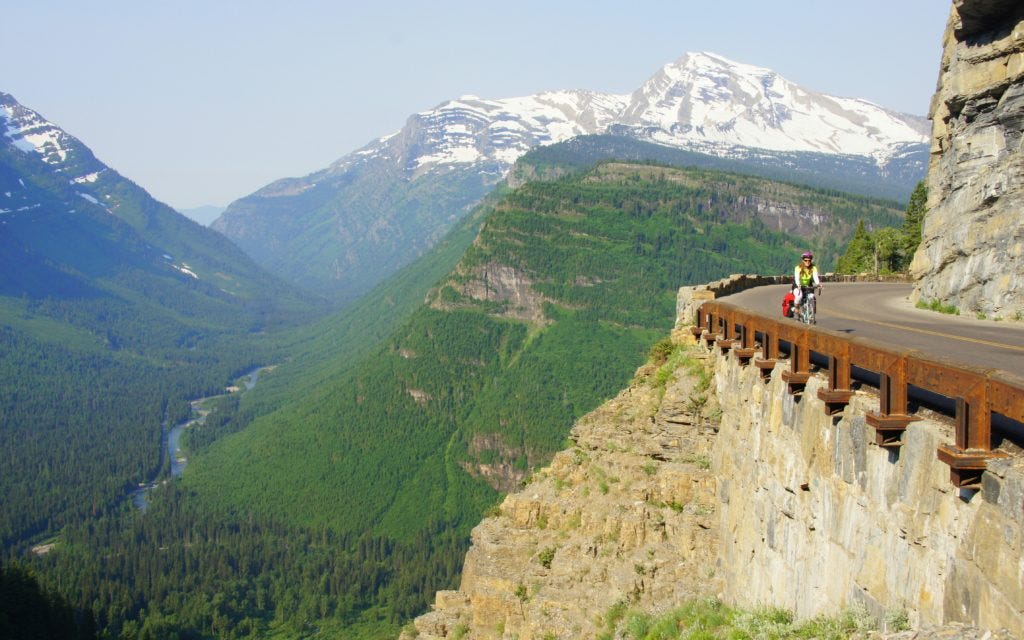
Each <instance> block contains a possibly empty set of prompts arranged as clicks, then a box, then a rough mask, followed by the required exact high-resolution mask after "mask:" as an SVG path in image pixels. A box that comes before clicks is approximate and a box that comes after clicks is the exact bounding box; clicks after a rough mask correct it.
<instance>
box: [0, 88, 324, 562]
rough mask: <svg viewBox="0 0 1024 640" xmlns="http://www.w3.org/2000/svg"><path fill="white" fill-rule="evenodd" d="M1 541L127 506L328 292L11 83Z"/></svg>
mask: <svg viewBox="0 0 1024 640" xmlns="http://www.w3.org/2000/svg"><path fill="white" fill-rule="evenodd" d="M0 132H2V135H0V450H2V451H3V452H4V455H3V456H2V457H0V496H2V497H0V505H2V508H0V543H2V546H3V548H4V549H5V550H6V549H8V548H11V547H16V548H19V547H20V545H23V544H25V543H26V542H27V541H29V540H30V539H32V538H34V537H37V536H40V535H43V534H46V533H48V532H54V531H56V530H58V529H59V528H60V527H61V526H63V525H65V524H68V523H71V522H75V521H78V520H80V519H81V518H84V517H87V516H90V515H96V514H100V513H105V512H108V511H110V510H117V509H118V508H119V505H120V504H121V503H122V502H123V501H124V499H125V496H126V494H127V490H128V489H129V488H130V487H134V486H135V485H137V484H138V483H139V482H142V481H144V480H148V479H151V478H152V477H154V476H155V475H156V474H157V473H159V472H160V470H161V467H162V464H163V462H162V456H161V442H160V441H161V433H162V429H163V426H164V425H165V424H169V423H173V422H175V421H177V420H180V419H181V418H182V417H183V416H185V415H187V414H188V411H189V405H188V400H189V399H190V398H195V397H199V396H202V395H208V394H211V393H214V392H219V391H220V390H222V389H223V388H224V386H225V385H226V384H228V383H229V382H230V381H231V380H232V378H234V377H235V376H236V375H238V374H240V373H241V372H242V371H244V370H246V369H247V368H251V367H252V366H254V365H255V364H263V363H268V362H271V361H272V360H273V359H274V358H275V357H277V356H274V355H273V353H272V347H271V346H270V342H271V341H270V340H268V337H269V336H273V335H275V334H276V333H279V332H281V331H282V330H285V329H288V328H291V327H294V326H295V325H296V324H297V323H299V322H300V321H303V322H304V321H308V319H309V318H310V317H312V315H313V314H314V313H315V310H316V308H317V307H318V305H319V303H318V302H316V301H315V300H314V299H313V298H312V297H311V296H309V295H308V294H303V293H299V292H297V291H296V290H295V288H294V287H292V286H291V285H287V284H285V283H284V282H282V281H280V280H278V279H276V278H274V277H273V276H271V275H270V274H268V273H266V272H265V271H263V270H262V269H261V268H260V267H259V266H257V265H256V264H255V263H254V262H253V261H252V260H251V259H250V258H249V257H248V256H246V255H245V254H244V253H243V252H242V251H240V250H239V249H238V248H237V247H235V246H234V245H232V244H231V243H230V242H229V241H227V240H226V239H225V238H224V237H222V236H220V235H219V234H217V233H215V232H212V231H210V230H208V229H205V228H203V227H201V226H199V225H197V224H195V223H194V222H191V221H189V220H187V219H186V218H184V217H183V216H181V215H179V214H178V213H176V212H174V211H173V210H172V209H170V208H169V207H167V206H166V205H163V204H161V203H159V202H157V201H155V200H153V199H152V198H151V197H150V196H149V195H148V194H147V193H146V192H145V191H144V190H143V189H141V188H140V187H138V186H137V185H135V184H134V183H132V182H131V181H129V180H127V179H125V178H124V177H122V176H120V175H119V174H118V173H117V172H116V171H114V170H113V169H111V168H109V167H107V166H105V165H103V164H102V163H101V162H99V161H98V160H97V159H96V158H95V156H94V155H93V154H92V152H91V151H90V150H89V149H88V148H87V147H86V146H85V145H84V144H82V143H81V142H80V141H78V140H77V139H75V138H74V137H72V136H70V135H68V134H67V133H65V132H64V131H62V130H60V129H59V128H57V127H56V126H55V125H53V124H51V123H49V122H47V121H45V120H44V119H43V118H42V117H41V116H39V114H37V113H35V112H34V111H32V110H30V109H28V108H26V107H24V106H22V105H20V104H18V103H17V102H16V101H14V99H13V98H12V97H11V96H8V95H6V94H0Z"/></svg>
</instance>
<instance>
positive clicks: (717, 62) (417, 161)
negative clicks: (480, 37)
mask: <svg viewBox="0 0 1024 640" xmlns="http://www.w3.org/2000/svg"><path fill="white" fill-rule="evenodd" d="M604 133H613V134H616V135H626V136H629V137H633V138H638V139H641V140H647V141H650V142H654V143H657V144H662V145H666V146H671V147H677V148H681V149H689V150H694V151H701V152H704V153H710V154H713V155H721V156H728V155H733V154H735V153H737V151H736V149H737V148H754V149H762V150H770V151H807V152H819V153H829V154H843V155H859V156H870V157H872V158H874V159H875V160H876V162H878V163H879V164H884V163H885V162H886V161H887V160H888V159H890V158H891V157H892V156H893V155H894V154H895V153H898V152H899V151H900V150H902V149H904V148H905V146H906V145H908V144H924V143H925V142H926V141H927V133H928V123H927V121H926V120H925V119H924V118H920V117H914V116H908V115H905V114H899V113H895V112H893V111H890V110H887V109H885V108H883V107H880V106H878V105H875V104H873V103H871V102H868V101H866V100H860V99H854V98H838V97H834V96H829V95H825V94H822V93H817V92H814V91H811V90H808V89H804V88H802V87H800V86H799V85H797V84H795V83H793V82H790V81H789V80H786V79H785V78H783V77H782V76H780V75H779V74H777V73H775V72H774V71H771V70H770V69H764V68H761V67H755V66H752V65H747V64H741V63H737V62H733V61H731V60H728V59H726V58H723V57H721V56H718V55H715V54H711V53H688V54H686V55H684V56H683V57H681V58H679V59H678V60H676V61H675V62H673V63H671V64H668V65H665V66H664V67H663V68H662V69H661V70H659V71H658V72H657V73H656V74H654V75H653V76H652V77H651V78H650V79H648V80H647V81H646V82H644V83H643V85H642V86H641V87H640V88H639V89H637V90H636V91H634V92H633V93H632V94H630V95H615V94H602V93H594V92H588V91H559V92H547V93H541V94H537V95H534V96H526V97H520V98H506V99H499V100H487V99H483V98H478V97H476V96H463V97H461V98H458V99H455V100H451V101H449V102H445V103H443V104H441V105H439V106H437V107H435V108H434V109H431V110H428V111H424V112H421V113H417V114H415V115H413V116H412V117H411V118H409V120H408V121H407V123H406V126H405V127H404V128H403V129H402V130H401V131H399V132H397V133H395V134H392V135H389V136H385V137H383V138H380V139H379V140H376V141H374V142H372V143H370V144H369V145H367V146H366V147H364V148H363V149H361V150H359V151H357V152H356V153H354V154H352V155H350V156H346V157H345V158H342V159H341V160H340V161H339V162H338V163H336V164H335V166H334V168H335V169H336V170H346V169H348V168H350V167H351V166H353V165H354V164H356V163H358V162H359V161H361V160H365V159H367V158H381V157H385V158H388V159H390V160H392V161H394V162H396V163H397V164H398V166H400V167H402V168H403V169H404V170H405V171H407V172H409V173H410V174H418V173H421V172H423V171H425V170H429V169H432V168H438V167H443V166H450V165H467V164H481V165H484V166H492V165H495V166H499V167H504V168H505V169H506V170H507V168H508V167H510V166H511V165H512V163H514V162H515V160H516V159H518V158H519V157H520V156H522V155H523V154H524V153H526V152H527V151H529V150H530V149H532V148H534V147H537V146H541V145H547V144H553V143H557V142H562V141H564V140H568V139H569V138H573V137H576V136H580V135H588V134H604Z"/></svg>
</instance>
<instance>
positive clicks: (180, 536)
mask: <svg viewBox="0 0 1024 640" xmlns="http://www.w3.org/2000/svg"><path fill="white" fill-rule="evenodd" d="M767 202H771V203H772V205H771V206H770V207H768V206H766V205H765V203H767ZM763 216H768V217H767V218H765V219H767V220H769V221H771V220H773V218H772V216H782V218H785V219H786V220H788V219H789V218H790V217H792V218H794V220H798V221H804V220H805V219H809V220H814V221H817V223H818V225H817V227H816V228H817V229H818V233H819V236H818V237H819V238H821V240H820V241H817V242H812V243H811V245H812V246H813V248H815V249H816V250H819V251H823V250H825V247H826V246H828V243H829V242H835V243H836V244H837V245H838V244H840V243H842V242H843V241H844V240H845V238H844V237H841V235H842V233H843V229H852V228H853V227H854V226H855V225H856V221H857V220H859V219H862V218H864V219H878V220H881V221H883V222H885V223H886V224H895V223H896V221H898V216H899V212H898V210H897V209H896V208H895V207H892V206H890V205H888V204H886V203H885V202H880V201H872V200H868V199H864V198H859V197H853V198H848V197H843V196H841V195H839V194H836V193H831V192H825V191H819V190H813V189H808V188H799V187H793V186H790V185H779V184H778V183H772V182H770V181H767V180H763V179H759V178H751V177H744V176H737V175H733V174H723V173H718V172H712V171H701V170H681V169H674V168H670V167H662V166H653V165H627V164H615V163H610V164H604V165H600V166H599V167H597V168H595V169H593V170H591V171H587V172H582V173H577V174H572V175H568V176H566V177H563V178H560V179H557V180H553V181H542V182H534V183H529V184H526V185H524V186H521V187H520V188H518V189H516V190H514V191H511V192H509V193H507V194H504V195H502V196H501V197H496V199H495V201H494V202H493V203H491V204H489V205H488V206H487V207H486V208H483V209H481V210H480V211H478V212H477V213H476V214H474V216H471V217H470V218H468V219H467V222H465V223H464V226H463V227H460V233H461V234H462V236H461V237H460V238H450V239H449V240H450V241H449V242H448V243H447V244H446V245H444V246H446V247H447V251H449V254H448V255H447V256H442V257H436V256H435V255H434V254H431V255H429V256H427V257H426V258H425V261H424V262H421V263H420V264H424V265H426V271H427V272H432V274H433V277H434V282H437V283H438V284H437V286H435V287H434V288H433V289H432V292H431V293H430V294H429V296H428V298H427V304H423V305H421V306H419V307H417V308H411V307H410V306H408V305H407V303H406V302H403V301H402V300H403V298H402V296H403V295H405V296H408V295H409V294H410V293H412V292H415V291H422V290H423V289H422V288H420V287H423V280H422V279H417V277H416V276H415V274H416V273H418V270H417V269H409V270H406V271H405V272H403V277H404V280H400V281H398V282H397V283H396V285H395V286H396V287H399V288H396V289H393V290H390V292H389V291H388V289H387V287H384V288H382V289H381V291H376V292H374V295H373V296H371V298H372V300H371V301H370V302H368V303H367V305H366V307H365V308H364V309H363V310H362V312H363V313H364V315H363V316H361V317H354V316H351V315H342V316H339V318H344V319H345V320H344V323H346V327H344V328H332V329H331V330H330V331H328V333H325V334H322V335H316V331H314V330H310V332H309V333H308V334H306V337H305V338H304V342H301V345H302V346H301V347H299V348H298V349H297V350H296V351H293V352H292V354H291V355H292V357H291V358H290V359H289V360H287V361H283V362H282V364H281V366H279V367H278V368H277V369H276V370H275V371H274V372H273V373H271V374H269V375H268V376H267V377H266V379H265V381H261V383H260V385H264V384H266V385H267V386H266V387H260V388H259V390H258V391H259V393H256V394H246V395H242V396H241V399H240V400H239V399H238V397H237V396H236V397H231V398H227V399H225V400H223V401H221V402H220V403H219V405H218V408H217V410H215V411H214V413H213V414H211V416H210V417H209V418H208V421H207V426H205V427H202V428H199V429H197V430H196V431H195V433H193V434H192V435H191V437H190V440H192V441H193V442H194V447H195V449H194V450H193V452H192V456H191V461H190V463H189V467H188V470H187V472H186V474H185V475H184V476H183V478H182V480H181V481H180V482H176V483H174V485H172V486H171V487H169V488H168V489H166V490H165V491H164V492H162V493H159V494H156V496H155V498H154V501H153V504H152V506H151V507H150V509H149V510H148V511H147V512H146V514H145V515H141V514H138V513H134V512H122V513H118V514H110V515H106V516H103V517H101V518H99V519H97V520H95V521H89V522H86V523H85V524H82V525H78V526H69V527H67V528H66V529H65V530H64V533H63V534H62V536H61V537H60V538H59V539H58V540H57V541H56V546H55V547H54V549H53V550H52V551H51V552H50V553H48V554H46V555H44V556H41V557H39V558H36V559H35V560H34V562H33V565H34V566H35V567H36V568H38V570H39V571H40V572H41V575H42V576H43V579H44V582H45V583H46V584H47V585H50V586H53V585H58V584H59V585H62V586H61V588H62V590H63V591H64V592H66V593H68V594H69V597H70V598H71V599H72V602H73V604H75V605H76V606H83V607H86V608H90V609H91V610H93V611H95V612H96V617H97V619H98V620H99V621H100V622H99V623H100V624H101V626H103V628H105V629H108V630H109V631H111V632H113V633H118V632H120V631H121V630H128V632H130V633H133V632H141V631H142V630H146V629H148V630H150V631H151V632H153V633H156V634H157V635H161V634H163V635H166V634H169V633H172V632H177V633H181V634H185V635H187V634H196V635H199V636H201V637H209V636H214V635H218V636H230V635H232V634H233V635H234V636H236V637H260V636H265V635H268V634H271V633H276V634H280V635H281V636H282V637H297V636H299V635H302V634H308V633H312V632H313V631H315V630H319V631H320V632H321V633H341V631H340V629H345V632H344V633H347V634H349V635H350V636H352V637H386V636H388V635H392V636H393V635H395V634H396V633H397V629H398V628H399V626H400V625H401V624H402V623H403V622H404V621H406V620H408V619H409V617H411V616H412V615H414V614H416V613H418V612H421V611H422V610H423V609H424V608H425V607H426V605H427V603H428V602H429V601H430V599H432V597H433V593H434V592H435V591H436V590H437V589H441V588H445V587H446V586H451V585H453V584H454V582H455V580H456V579H457V574H458V571H459V567H460V566H461V561H462V554H463V553H464V551H465V549H466V545H467V543H468V537H467V536H468V532H469V529H470V528H471V527H472V526H473V525H475V524H476V523H477V522H478V521H479V518H480V516H481V514H482V513H483V512H484V511H485V510H486V509H487V508H488V507H489V506H491V505H493V504H494V503H495V502H496V500H497V499H498V497H499V495H500V493H501V492H502V491H505V490H507V489H508V488H510V487H513V486H515V485H516V483H517V482H518V481H519V480H521V479H522V478H523V477H524V476H525V475H526V474H527V473H529V470H530V469H531V468H533V467H536V466H538V465H542V464H545V463H546V462H547V461H548V460H549V458H550V456H551V455H552V453H553V452H554V451H556V450H558V449H560V448H561V447H562V443H563V441H564V439H565V437H566V435H567V433H568V429H569V427H570V426H571V424H572V423H573V421H574V420H575V419H576V418H578V417H579V416H581V415H583V414H584V413H586V412H587V411H589V410H590V409H592V408H593V407H595V406H596V405H597V404H598V403H599V402H601V401H602V400H603V399H605V398H608V397H610V396H611V395H613V394H614V393H615V392H616V391H617V390H618V389H620V388H621V387H622V386H624V385H625V383H626V382H627V381H628V379H629V377H630V375H632V373H633V371H634V370H635V368H636V366H637V365H638V364H639V363H640V362H642V361H643V359H644V358H645V355H646V352H647V351H648V349H649V347H650V345H651V344H652V343H653V342H655V341H656V340H657V339H659V338H661V337H663V336H664V334H665V333H666V332H667V331H668V329H669V327H671V325H672V323H673V321H674V308H675V307H674V305H675V302H674V301H675V292H676V290H677V288H678V287H679V286H680V285H681V284H685V283H687V282H701V281H706V280H711V279H715V278H718V277H721V276H723V275H726V274H729V273H734V272H751V271H783V270H788V268H789V267H790V265H791V263H792V260H793V256H794V255H795V254H797V253H798V252H800V251H802V250H803V249H804V248H805V247H806V246H807V244H808V243H807V241H805V240H804V239H802V238H798V237H796V236H794V235H792V234H789V233H785V232H782V231H778V230H776V229H773V228H772V225H771V224H769V223H766V222H765V221H764V220H763V219H762V217H763ZM481 223H482V226H481V227H480V231H479V234H478V235H477V236H476V239H475V240H474V241H473V243H472V245H471V246H470V247H469V249H468V250H466V251H465V254H464V255H462V258H461V259H460V260H459V261H458V264H457V265H455V267H454V269H452V268H450V266H451V265H452V264H453V262H454V260H453V258H452V256H453V252H455V251H462V249H463V248H465V247H466V245H467V244H468V239H469V238H471V237H472V234H473V233H474V232H475V230H476V225H478V224H481ZM773 224H776V226H778V224H777V221H776V222H775V223H773ZM786 224H789V222H787V223H785V224H783V225H782V226H786ZM794 224H796V225H797V226H799V225H800V224H805V222H794ZM826 236H827V237H829V240H827V241H826V240H825V238H826ZM832 236H840V237H838V238H832ZM444 265H448V266H447V267H445V266H444ZM442 267H443V269H442ZM431 270H432V271H431ZM446 273H447V275H445V274H446ZM389 284H390V283H389ZM403 287H404V288H403ZM400 291H404V292H405V293H404V294H403V293H400ZM406 299H407V298H406ZM420 299H422V298H420ZM389 305H390V306H392V307H394V308H395V309H396V310H397V314H398V315H399V316H401V317H404V318H405V319H404V320H403V321H401V322H400V323H398V324H397V326H396V327H395V328H394V329H393V330H391V331H390V332H388V334H387V335H386V336H385V337H384V339H383V343H381V344H379V345H378V346H376V347H367V346H366V344H367V343H372V339H370V340H367V341H364V342H363V343H362V345H361V346H358V347H354V346H351V345H349V346H343V349H345V350H346V351H345V353H346V354H347V356H345V357H339V358H337V359H336V358H335V357H334V356H333V355H327V353H328V352H331V351H334V350H337V348H338V346H339V341H344V340H345V339H351V338H352V336H353V335H356V334H358V335H370V334H369V333H362V332H367V331H370V330H371V328H372V325H373V322H372V318H373V317H375V316H374V314H376V317H378V318H381V322H387V321H386V320H384V319H383V318H384V316H386V315H388V309H389ZM402 305H407V306H404V307H403V306H402ZM350 331H351V332H352V333H348V332H350ZM346 337H347V338H346ZM261 380H262V379H261ZM284 380H290V383H288V384H282V381H284ZM264 389H266V390H268V391H269V392H270V393H271V395H272V397H273V398H274V399H273V401H271V402H263V401H260V400H259V399H258V398H260V397H261V395H262V392H263V390H264ZM249 398H254V399H255V400H253V401H250V400H249ZM253 417H255V419H253V420H252V421H251V422H249V420H250V419H251V418H253ZM242 427H244V428H242Z"/></svg>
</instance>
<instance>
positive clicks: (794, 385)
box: [782, 329, 811, 394]
mask: <svg viewBox="0 0 1024 640" xmlns="http://www.w3.org/2000/svg"><path fill="white" fill-rule="evenodd" d="M808 333H809V331H808V330H807V329H804V330H802V331H799V332H797V333H795V334H794V335H793V336H792V339H791V340H790V343H789V345H790V353H789V370H788V371H783V372H782V379H783V380H785V381H786V386H787V387H788V388H789V392H790V393H792V394H800V393H803V390H804V386H805V385H806V384H807V381H808V380H809V379H810V377H811V345H810V340H809V339H808Z"/></svg>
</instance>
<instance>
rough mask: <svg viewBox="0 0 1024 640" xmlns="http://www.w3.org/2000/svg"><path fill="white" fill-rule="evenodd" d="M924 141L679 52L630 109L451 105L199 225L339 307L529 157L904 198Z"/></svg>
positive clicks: (544, 100)
mask: <svg viewBox="0 0 1024 640" xmlns="http://www.w3.org/2000/svg"><path fill="white" fill-rule="evenodd" d="M927 132H928V123H927V121H926V120H925V119H924V118H921V117H916V116H909V115H904V114H899V113H895V112H893V111H890V110H887V109H884V108H882V107H880V106H877V105H875V104H872V103H870V102H867V101H864V100H858V99H853V98H839V97H834V96H828V95H825V94H821V93H818V92H815V91H811V90H809V89H805V88H802V87H800V86H798V85H796V84H794V83H792V82H790V81H788V80H786V79H785V78H782V77H781V76H779V75H778V74H777V73H775V72H773V71H771V70H768V69H763V68H760V67H755V66H752V65H747V64H740V63H737V62H733V61H730V60H727V59H726V58H723V57H721V56H718V55H715V54H710V53H690V54H686V55H684V56H682V57H681V58H679V59H678V60H676V61H675V62H673V63H671V64H668V65H665V66H664V67H663V68H662V69H660V70H659V71H658V72H657V73H655V74H654V75H653V76H652V77H651V78H650V79H648V80H647V81H646V82H644V83H643V84H642V85H641V86H640V87H639V88H638V89H637V90H636V91H634V92H633V93H632V94H627V95H615V94H604V93H598V92H591V91H553V92H546V93H541V94H537V95H533V96H525V97H518V98H505V99H485V98H480V97H476V96H463V97H460V98H457V99H455V100H450V101H448V102H445V103H443V104H440V105H438V106H437V107H435V108H433V109H429V110H427V111H423V112H420V113H416V114H414V115H412V116H411V117H409V119H408V120H407V122H406V124H405V126H404V127H403V128H402V129H401V130H400V131H398V132H395V133H392V134H390V135H387V136H384V137H381V138H379V139H376V140H374V141H372V142H370V143H369V144H367V145H366V146H365V147H363V148H362V149H359V150H357V151H355V152H353V153H350V154H348V155H346V156H344V157H342V158H341V159H340V160H338V161H337V162H335V163H334V164H332V165H331V166H329V167H327V168H325V169H323V170H322V171H319V172H316V173H314V174H311V175H309V176H305V177H303V178H289V179H284V180H280V181H277V182H275V183H272V184H270V185H268V186H267V187H264V188H263V189H261V190H259V191H257V192H256V193H254V194H252V195H250V196H248V197H246V198H243V199H241V200H238V201H236V202H235V203H232V204H231V205H230V206H229V207H228V209H227V210H226V211H225V212H224V214H223V215H222V216H221V217H220V218H219V219H218V220H216V221H214V223H213V224H212V225H211V226H212V227H213V228H214V229H217V230H219V231H221V232H222V233H224V234H225V235H227V236H228V237H230V238H231V239H233V240H234V241H235V242H236V243H238V244H239V246H241V247H242V248H243V249H245V250H246V251H247V252H248V253H249V254H250V255H251V256H253V257H254V258H255V259H256V260H257V261H258V262H260V263H261V264H263V265H265V266H266V267H268V268H269V269H270V270H271V271H273V272H275V273H278V274H280V275H283V276H285V277H286V278H288V279H291V280H293V281H296V282H299V283H302V284H304V285H306V286H309V287H311V288H313V289H315V290H318V291H321V292H324V293H328V294H331V293H334V294H336V293H338V292H339V291H343V292H344V293H342V294H341V295H342V297H347V296H351V295H358V294H359V293H362V292H363V291H365V290H367V288H368V287H369V286H372V285H373V284H374V283H375V282H377V281H379V280H380V279H382V278H383V277H386V276H387V274H388V273H391V272H392V271H394V270H395V269H397V268H399V267H401V266H402V265H404V264H406V263H408V262H409V261H410V260H412V259H413V258H414V257H415V256H417V255H419V254H421V253H422V252H423V251H425V250H427V249H428V248H429V247H430V246H431V245H432V243H433V242H434V241H435V240H436V239H438V238H439V237H441V236H442V235H443V234H444V233H445V232H446V231H447V229H449V228H450V227H451V225H452V224H453V223H454V222H455V221H456V220H458V219H459V218H460V217H461V216H462V215H463V214H464V213H465V212H466V211H467V210H468V208H469V207H470V206H471V205H472V204H473V203H475V202H477V201H479V199H480V198H481V197H483V195H484V194H485V193H487V192H488V191H489V190H490V189H491V188H492V187H493V186H494V185H495V184H497V183H498V182H499V181H500V180H501V179H502V178H503V177H505V176H506V175H507V173H508V171H509V169H510V168H511V167H512V165H513V164H514V163H515V161H516V160H517V159H518V158H520V157H522V156H523V155H524V154H525V153H527V152H528V151H530V150H531V149H536V148H538V147H543V146H547V145H553V144H556V143H560V142H564V141H567V140H570V139H573V138H577V137H579V136H587V135H595V134H601V135H608V134H610V135H613V136H619V137H626V138H629V139H632V140H640V141H645V142H649V143H653V144H657V145H660V146H662V147H668V148H672V149H678V150H686V151H689V152H699V153H703V154H708V155H710V156H713V157H718V158H729V159H736V160H741V161H745V162H749V163H751V165H757V166H761V167H763V166H765V165H768V164H773V165H775V166H778V167H790V168H792V167H798V168H799V171H800V172H802V173H801V175H811V176H812V177H816V178H821V180H820V181H818V182H817V183H816V184H817V186H828V187H830V188H839V189H843V188H849V187H850V186H851V185H854V184H856V185H857V186H858V187H859V186H860V185H869V184H877V185H879V186H880V188H879V189H878V190H875V191H870V192H869V193H870V194H871V195H885V196H887V197H894V196H895V197H906V195H907V194H909V193H910V190H911V189H912V188H913V185H914V184H915V183H916V182H917V180H919V179H920V178H921V177H923V175H924V170H925V161H926V157H927V145H926V140H927ZM801 154H805V155H806V157H801ZM812 174H813V175H812ZM844 174H846V175H844ZM847 176H852V177H853V178H854V179H853V180H845V179H844V178H845V177H847ZM787 179H788V178H787ZM794 179H797V180H799V179H800V178H794ZM325 234H326V235H325ZM297 256H299V257H298V258H297Z"/></svg>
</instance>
